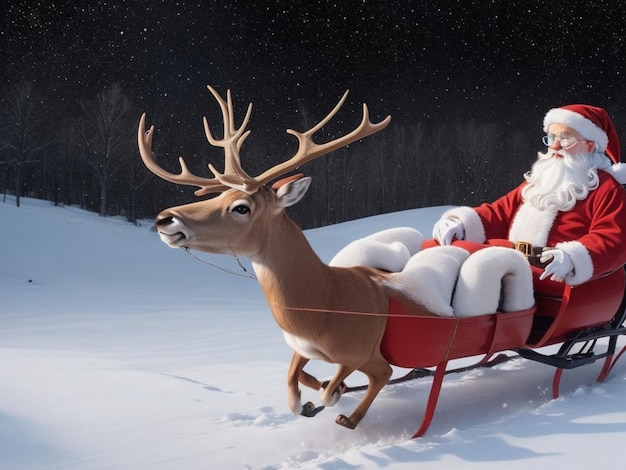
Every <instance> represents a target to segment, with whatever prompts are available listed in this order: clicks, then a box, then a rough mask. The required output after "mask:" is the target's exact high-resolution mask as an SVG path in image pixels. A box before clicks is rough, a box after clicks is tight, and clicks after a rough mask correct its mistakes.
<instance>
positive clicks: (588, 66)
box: [0, 0, 626, 228]
mask: <svg viewBox="0 0 626 470" xmlns="http://www.w3.org/2000/svg"><path fill="white" fill-rule="evenodd" d="M5 3H6V5H5V6H4V7H3V8H4V9H5V13H4V14H3V16H2V18H1V19H0V21H1V22H2V23H0V28H1V31H0V33H1V34H0V55H1V57H2V64H3V65H2V68H1V70H0V93H1V95H0V105H1V110H0V112H1V114H0V119H1V121H0V124H1V126H0V190H1V191H2V193H3V194H4V195H6V194H14V195H16V196H18V198H19V197H21V196H28V197H37V198H42V199H47V200H50V201H52V202H53V203H55V204H66V205H77V206H80V207H83V208H86V209H89V210H92V211H96V212H98V213H100V214H101V215H103V216H104V215H122V216H125V217H127V218H128V219H129V220H130V221H135V220H137V219H140V218H152V217H153V216H154V215H155V214H156V213H157V212H158V211H159V210H160V209H162V208H164V207H168V206H171V205H174V204H178V203H183V202H189V201H192V200H194V199H195V197H194V196H193V190H192V188H189V187H182V186H176V185H173V184H171V183H166V182H165V181H161V180H159V179H158V178H156V177H154V176H153V175H151V173H149V172H148V171H147V170H146V169H145V168H144V167H143V164H142V162H141V160H140V158H139V153H138V150H137V144H136V133H137V123H138V120H139V117H140V115H141V114H142V113H143V112H146V113H147V115H148V124H149V125H150V124H154V125H155V127H156V135H155V138H154V146H153V150H154V153H155V156H156V158H157V159H158V162H159V164H160V165H161V166H163V167H165V168H167V169H169V170H170V171H173V172H177V171H178V167H177V165H178V163H177V158H178V157H179V156H183V157H184V158H185V160H186V162H187V163H188V165H189V167H190V168H191V169H192V171H194V172H195V173H197V174H201V175H206V176H209V173H208V169H207V165H208V163H212V164H214V165H215V166H216V167H218V168H219V166H220V165H221V164H223V163H222V162H223V154H222V153H221V150H220V149H216V148H212V147H211V146H210V145H209V143H208V142H207V141H206V138H205V136H204V130H203V127H202V117H203V116H206V117H207V119H208V120H209V122H210V123H211V125H212V127H213V128H216V129H220V128H221V126H222V122H221V114H220V112H219V107H218V106H217V104H216V103H215V101H214V100H213V98H212V96H211V95H210V93H209V92H208V91H207V90H206V85H211V86H213V87H215V88H216V89H217V90H218V91H219V92H220V93H222V94H225V93H226V90H227V89H231V90H232V93H233V101H234V107H235V119H236V120H237V121H238V122H240V121H241V120H242V119H243V116H244V115H245V111H246V107H247V105H248V102H252V103H253V106H254V109H253V111H252V118H251V120H250V124H249V126H248V129H250V130H251V135H250V137H249V138H248V139H247V141H246V143H245V145H244V147H243V148H242V151H241V156H242V165H243V167H244V169H246V171H248V172H249V173H251V174H255V173H260V172H262V171H263V170H265V169H266V168H268V167H270V166H272V165H274V164H276V163H278V162H280V161H282V160H285V159H287V158H289V157H290V156H291V155H292V153H293V152H295V150H296V147H297V145H296V141H295V139H294V138H293V137H292V136H290V135H288V134H287V133H286V132H285V130H286V129H288V128H293V129H295V130H298V131H302V130H306V129H308V128H310V127H312V126H313V125H315V124H316V123H317V122H318V121H319V120H320V119H322V118H323V117H324V116H325V115H326V114H327V113H328V112H329V111H330V110H331V109H332V108H333V106H334V105H335V103H336V102H337V101H338V99H339V98H340V97H341V95H342V94H343V92H344V91H345V90H346V89H349V90H350V95H349V97H348V100H347V101H346V103H345V104H344V106H343V108H342V109H341V110H340V112H339V113H338V115H337V116H336V117H335V119H334V120H333V121H332V122H331V123H329V124H328V126H326V128H324V129H323V131H322V132H320V133H319V135H318V137H317V138H316V139H317V140H319V141H324V140H330V139H333V138H336V137H337V136H340V135H342V134H345V133H347V132H349V131H351V130H352V129H353V128H354V127H356V125H357V124H358V123H359V121H360V119H361V104H362V103H363V102H366V103H367V104H368V105H369V108H370V112H371V117H372V120H373V121H378V120H380V119H382V118H384V117H385V116H386V115H388V114H390V115H391V116H392V122H391V124H390V125H389V127H388V128H387V129H385V130H384V131H382V132H381V133H379V134H376V135H374V136H371V137H368V138H366V139H364V140H363V141H361V142H356V143H353V144H351V145H350V146H348V147H346V148H344V149H341V150H338V151H336V152H334V153H332V154H330V155H327V156H325V157H322V158H320V159H318V160H315V161H313V162H311V163H309V164H307V165H306V166H305V167H303V168H302V171H303V172H305V173H306V174H308V175H310V176H312V177H313V179H314V180H313V185H312V188H311V190H310V194H308V195H307V197H306V199H305V200H304V201H303V202H301V203H300V204H299V205H297V206H295V207H293V208H290V214H291V215H292V216H293V217H294V218H295V219H296V220H297V221H298V222H299V223H300V224H301V225H302V226H303V227H305V228H309V227H315V226H321V225H326V224H332V223H337V222H341V221H345V220H350V219H355V218H360V217H365V216H369V215H374V214H378V213H384V212H390V211H397V210H403V209H409V208H414V207H424V206H433V205H443V204H477V203H480V202H481V201H485V200H490V199H493V198H495V197H497V196H499V195H500V194H502V193H503V192H505V191H506V190H508V189H510V188H512V187H513V186H514V185H517V184H518V183H519V182H521V180H522V175H523V173H524V172H525V171H526V170H528V168H529V167H530V165H531V164H532V162H533V160H534V159H535V158H536V154H537V151H539V150H541V149H542V145H541V142H540V137H541V135H542V130H541V121H542V118H543V115H544V114H545V112H546V111H547V110H548V109H550V108H552V107H557V106H561V105H563V104H568V103H575V102H586V103H590V104H594V105H598V106H603V107H605V108H606V109H607V110H608V111H609V113H610V114H611V115H612V116H613V118H614V121H615V124H616V126H617V128H618V131H619V130H622V129H626V108H625V106H626V90H625V88H626V84H625V83H624V79H623V77H624V75H625V74H626V66H625V64H624V61H623V57H625V56H626V44H625V42H626V32H625V31H624V28H625V25H626V12H625V7H624V6H623V4H622V3H621V2H612V1H608V0H607V1H600V0H596V1H589V2H583V1H573V2H567V3H563V4H554V5H546V4H545V3H544V2H535V1H523V2H522V1H512V2H501V1H495V0H494V1H489V0H487V1H460V0H444V1H434V0H431V1H420V2H417V1H409V0H406V1H399V0H392V1H373V0H372V1H369V0H362V1H355V2H332V1H319V2H307V3H306V4H303V5H299V4H298V2H291V1H275V2H261V1H230V2H227V1H218V0H213V1H205V2H200V1H196V2H168V1H154V2H150V3H145V2H134V1H126V2H124V3H123V4H122V3H121V2H120V3H119V4H116V2H89V4H85V2H64V3H63V4H62V5H61V4H57V3H56V2H28V1H11V0H9V1H8V2H5ZM18 201H19V199H18Z"/></svg>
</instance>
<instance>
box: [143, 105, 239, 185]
mask: <svg viewBox="0 0 626 470" xmlns="http://www.w3.org/2000/svg"><path fill="white" fill-rule="evenodd" d="M153 135H154V126H150V129H148V132H146V113H143V114H142V115H141V119H140V120H139V127H138V129H137V142H138V143H139V153H140V155H141V159H142V160H143V163H144V165H146V167H147V168H148V170H150V171H151V172H152V173H154V174H155V175H157V176H158V177H159V178H163V179H164V180H166V181H169V182H170V183H176V184H186V185H189V186H198V187H200V188H201V189H198V190H197V191H196V192H195V193H194V194H195V195H196V196H202V195H204V194H209V193H215V192H222V191H226V190H227V189H228V186H225V185H223V184H222V183H220V181H219V180H218V179H217V178H203V177H201V176H196V175H194V174H193V173H191V172H190V171H189V169H188V168H187V165H186V164H185V160H184V159H183V157H179V158H178V161H179V162H180V168H181V172H180V173H179V174H177V175H176V174H174V173H170V172H169V171H167V170H164V169H163V168H161V167H160V166H159V165H158V164H157V163H156V162H155V161H154V157H153V156H152V136H153Z"/></svg>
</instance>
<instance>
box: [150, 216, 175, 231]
mask: <svg viewBox="0 0 626 470" xmlns="http://www.w3.org/2000/svg"><path fill="white" fill-rule="evenodd" d="M175 221H176V220H175V219H174V216H173V215H168V216H165V217H159V218H157V219H156V220H155V221H154V225H155V226H156V228H159V227H167V226H168V225H171V224H173V223H174V222H175Z"/></svg>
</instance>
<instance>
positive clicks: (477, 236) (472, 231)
mask: <svg viewBox="0 0 626 470" xmlns="http://www.w3.org/2000/svg"><path fill="white" fill-rule="evenodd" d="M441 218H446V219H456V220H459V221H460V222H461V223H462V224H463V229H464V230H465V240H468V241H472V242H478V243H484V242H485V240H486V239H487V237H486V235H485V227H484V225H483V222H482V220H481V219H480V217H479V216H478V214H477V213H476V211H475V210H474V209H473V208H471V207H469V206H460V207H455V208H454V209H450V210H448V211H446V212H444V214H443V215H442V216H441Z"/></svg>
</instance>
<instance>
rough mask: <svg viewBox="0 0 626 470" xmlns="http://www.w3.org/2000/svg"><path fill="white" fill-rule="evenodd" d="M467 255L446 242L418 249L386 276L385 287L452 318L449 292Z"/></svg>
mask: <svg viewBox="0 0 626 470" xmlns="http://www.w3.org/2000/svg"><path fill="white" fill-rule="evenodd" d="M509 251H513V250H509ZM468 256H469V252H468V251H466V250H464V249H462V248H459V247H456V246H449V245H448V246H437V247H433V248H428V249H427V250H423V251H420V252H419V253H417V254H415V255H414V256H413V257H411V259H410V260H409V262H408V263H407V265H406V266H405V267H404V269H403V270H402V272H400V273H394V274H391V275H390V276H389V281H390V282H389V286H390V287H391V288H393V289H396V290H398V291H399V292H402V293H403V294H404V295H407V296H408V297H409V298H411V299H412V300H413V301H414V302H415V303H417V304H418V305H421V306H423V307H424V308H426V309H427V310H428V311H429V312H431V313H433V314H435V315H439V316H442V317H453V316H454V313H453V311H452V306H451V304H452V293H453V292H454V287H455V284H456V280H457V277H458V275H459V269H460V268H461V264H462V263H463V262H464V261H465V260H466V259H467V257H468ZM527 264H528V263H527Z"/></svg>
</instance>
